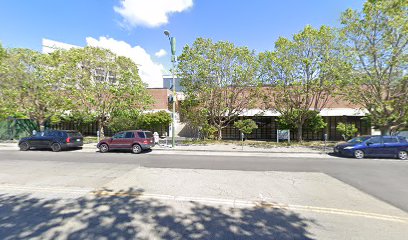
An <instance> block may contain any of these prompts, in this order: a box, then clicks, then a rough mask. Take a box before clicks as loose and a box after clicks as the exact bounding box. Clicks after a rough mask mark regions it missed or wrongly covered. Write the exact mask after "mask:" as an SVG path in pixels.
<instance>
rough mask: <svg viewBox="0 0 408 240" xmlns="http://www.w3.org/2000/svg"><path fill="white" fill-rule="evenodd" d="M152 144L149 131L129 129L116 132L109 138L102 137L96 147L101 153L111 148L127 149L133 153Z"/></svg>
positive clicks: (139, 151) (151, 136)
mask: <svg viewBox="0 0 408 240" xmlns="http://www.w3.org/2000/svg"><path fill="white" fill-rule="evenodd" d="M153 146H154V139H153V134H152V132H150V131H143V130H129V131H123V132H119V133H116V134H115V135H113V137H111V138H105V139H102V140H101V141H100V142H99V143H98V145H97V148H99V151H100V152H101V153H105V152H108V151H109V150H112V149H129V150H132V152H133V153H141V152H142V151H143V150H146V149H150V148H151V147H153Z"/></svg>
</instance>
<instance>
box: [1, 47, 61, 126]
mask: <svg viewBox="0 0 408 240" xmlns="http://www.w3.org/2000/svg"><path fill="white" fill-rule="evenodd" d="M59 65H60V55H59V53H58V52H56V53H52V54H41V53H39V52H36V51H33V50H29V49H20V48H16V49H11V50H10V51H8V53H7V57H6V58H5V59H3V63H2V67H1V69H0V71H1V72H0V75H1V80H0V81H1V83H0V84H1V90H0V91H1V93H0V95H1V98H2V102H3V103H2V108H1V111H2V115H3V116H15V115H20V116H21V115H23V116H25V117H28V118H30V119H32V120H35V121H36V122H37V125H38V127H39V128H40V130H44V127H45V126H44V125H45V122H46V121H47V120H57V119H58V118H59V116H60V115H62V114H63V112H64V110H66V109H67V106H68V104H69V99H68V98H67V96H66V92H65V89H64V86H63V84H62V83H61V81H60V80H61V71H60V68H59Z"/></svg>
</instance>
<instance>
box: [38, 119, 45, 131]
mask: <svg viewBox="0 0 408 240" xmlns="http://www.w3.org/2000/svg"><path fill="white" fill-rule="evenodd" d="M38 127H39V128H40V132H44V130H45V119H39V120H38Z"/></svg>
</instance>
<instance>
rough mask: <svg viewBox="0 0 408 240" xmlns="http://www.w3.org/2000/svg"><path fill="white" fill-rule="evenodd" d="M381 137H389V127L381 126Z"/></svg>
mask: <svg viewBox="0 0 408 240" xmlns="http://www.w3.org/2000/svg"><path fill="white" fill-rule="evenodd" d="M380 131H381V135H390V133H391V127H390V126H383V127H381V128H380Z"/></svg>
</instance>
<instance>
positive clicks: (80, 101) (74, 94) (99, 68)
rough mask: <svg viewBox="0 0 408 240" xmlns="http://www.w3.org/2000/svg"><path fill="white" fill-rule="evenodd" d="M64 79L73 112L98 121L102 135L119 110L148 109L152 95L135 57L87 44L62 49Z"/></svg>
mask: <svg viewBox="0 0 408 240" xmlns="http://www.w3.org/2000/svg"><path fill="white" fill-rule="evenodd" d="M63 54H64V55H63V57H64V66H63V69H64V73H65V77H64V81H65V85H66V86H67V88H68V89H69V93H70V94H71V98H72V101H73V104H74V105H75V106H76V107H75V108H74V109H73V111H77V112H78V113H79V114H80V115H91V116H94V117H95V119H97V120H98V123H99V131H100V134H101V136H102V137H103V135H104V128H105V127H106V126H107V125H108V124H109V122H110V120H111V117H112V116H113V115H114V113H115V112H117V111H126V110H128V109H139V110H143V109H147V107H148V104H149V103H150V96H149V95H148V94H147V92H146V86H145V84H144V83H143V82H142V81H141V79H140V77H139V74H138V68H137V66H136V64H135V63H134V62H132V60H130V59H129V58H126V57H122V56H117V55H115V54H114V53H112V52H111V51H109V50H107V49H102V48H94V47H85V48H79V49H71V50H69V51H66V52H63Z"/></svg>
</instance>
